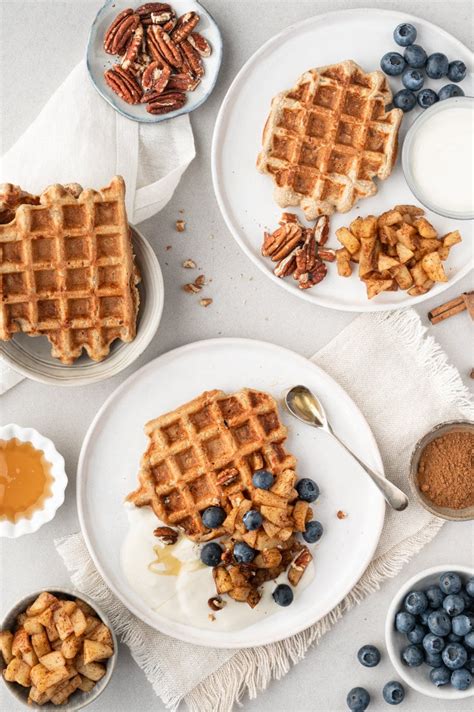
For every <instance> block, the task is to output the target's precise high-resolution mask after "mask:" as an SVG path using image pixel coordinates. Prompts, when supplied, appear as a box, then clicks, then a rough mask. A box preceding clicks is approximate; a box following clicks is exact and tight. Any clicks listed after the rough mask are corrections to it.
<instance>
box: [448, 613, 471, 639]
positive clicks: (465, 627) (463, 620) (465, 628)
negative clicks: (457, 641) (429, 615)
mask: <svg viewBox="0 0 474 712" xmlns="http://www.w3.org/2000/svg"><path fill="white" fill-rule="evenodd" d="M472 622H473V619H472V618H471V617H470V616H466V615H465V614H462V615H460V616H455V617H454V618H453V620H452V621H451V625H452V627H453V633H454V634H455V635H459V636H461V637H464V636H465V635H467V634H468V633H470V632H471V630H472Z"/></svg>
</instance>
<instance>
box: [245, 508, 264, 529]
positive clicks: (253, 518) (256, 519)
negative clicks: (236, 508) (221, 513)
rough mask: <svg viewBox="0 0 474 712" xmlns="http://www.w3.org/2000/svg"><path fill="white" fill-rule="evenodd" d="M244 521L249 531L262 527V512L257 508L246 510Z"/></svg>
mask: <svg viewBox="0 0 474 712" xmlns="http://www.w3.org/2000/svg"><path fill="white" fill-rule="evenodd" d="M242 521H243V523H244V525H245V528H246V529H248V530H249V532H253V531H254V530H255V529H260V527H261V526H262V522H263V517H262V515H261V514H260V512H257V510H256V509H249V511H248V512H246V513H245V514H244V516H243V517H242Z"/></svg>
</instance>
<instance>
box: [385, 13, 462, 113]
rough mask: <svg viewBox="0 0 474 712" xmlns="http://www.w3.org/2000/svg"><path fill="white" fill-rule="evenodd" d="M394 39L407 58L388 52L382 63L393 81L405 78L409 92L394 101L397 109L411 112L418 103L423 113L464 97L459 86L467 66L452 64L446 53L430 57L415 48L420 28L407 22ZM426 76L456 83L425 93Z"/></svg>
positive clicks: (398, 29) (418, 47)
mask: <svg viewBox="0 0 474 712" xmlns="http://www.w3.org/2000/svg"><path fill="white" fill-rule="evenodd" d="M393 38H394V40H395V42H396V43H397V44H398V45H400V47H405V50H404V52H403V56H402V55H401V54H400V53H399V52H387V54H384V56H383V57H382V59H381V60H380V66H381V67H382V71H384V72H385V74H388V75H389V76H390V77H397V76H399V75H400V74H401V75H402V83H403V86H404V87H405V89H402V90H401V91H399V92H397V93H396V94H395V96H394V97H393V105H394V106H395V107H396V108H397V109H402V110H403V111H411V109H413V108H414V106H415V104H416V103H417V102H418V105H419V106H421V108H422V109H427V108H428V107H430V106H432V105H433V104H435V103H436V102H437V101H439V100H443V99H450V98H451V97H453V96H464V92H463V90H462V89H461V87H459V86H457V83H458V82H462V80H463V79H464V77H465V76H466V71H467V70H466V65H465V64H464V62H461V60H459V59H456V60H454V61H453V62H450V61H449V60H448V58H447V57H446V55H445V54H443V53H442V52H434V53H433V54H430V55H429V56H428V55H427V53H426V52H425V50H424V49H423V47H421V46H420V45H417V44H414V42H415V40H416V28H415V27H413V25H410V24H408V23H406V22H404V23H402V24H401V25H398V27H396V28H395V30H394V32H393ZM423 70H424V71H423ZM425 73H426V75H427V76H428V77H429V78H430V79H442V78H443V77H447V78H448V79H449V80H450V81H451V82H456V83H455V84H445V85H444V86H443V87H441V89H440V90H439V92H438V93H436V92H435V91H434V90H433V89H423V84H424V83H425ZM415 92H418V94H415Z"/></svg>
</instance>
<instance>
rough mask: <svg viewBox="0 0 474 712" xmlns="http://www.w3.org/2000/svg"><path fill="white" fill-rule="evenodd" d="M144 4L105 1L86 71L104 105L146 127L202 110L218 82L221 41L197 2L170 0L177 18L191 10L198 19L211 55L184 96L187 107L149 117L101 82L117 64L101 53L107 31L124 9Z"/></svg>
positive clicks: (93, 33) (142, 108) (91, 38)
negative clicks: (106, 104)
mask: <svg viewBox="0 0 474 712" xmlns="http://www.w3.org/2000/svg"><path fill="white" fill-rule="evenodd" d="M141 4H143V3H141V2H140V0H135V2H130V0H106V2H105V3H104V5H103V7H101V9H100V10H99V12H98V13H97V16H96V18H95V20H94V22H93V23H92V27H91V30H90V34H89V42H88V44H87V69H88V72H89V76H90V78H91V80H92V83H93V84H94V86H95V88H96V89H97V91H98V92H99V94H100V95H101V96H102V97H103V98H104V99H105V101H107V102H108V103H109V104H110V105H111V106H112V107H113V108H114V109H115V111H118V112H119V114H122V115H123V116H125V117H126V118H127V119H131V120H132V121H139V122H140V123H146V124H157V123H159V122H160V121H167V120H168V119H173V118H174V117H175V116H180V114H188V113H189V112H190V111H194V109H197V108H198V106H201V104H203V103H204V102H205V101H206V99H207V98H208V97H209V96H210V95H211V93H212V90H213V89H214V86H215V84H216V81H217V75H218V74H219V69H220V66H221V61H222V37H221V33H220V30H219V28H218V26H217V24H216V22H215V21H214V19H213V18H212V16H211V15H210V13H209V12H208V11H207V10H206V8H205V7H203V5H201V3H200V2H197V0H173V1H172V2H171V3H169V4H170V5H171V6H172V8H173V9H174V10H175V11H176V13H177V15H178V16H179V15H182V14H183V13H185V12H189V11H190V10H194V11H195V12H197V13H198V14H199V15H200V22H199V25H198V26H197V28H196V30H197V31H199V32H202V34H203V35H204V36H205V38H206V39H207V40H208V41H209V42H210V44H211V47H212V54H211V56H210V57H207V58H206V59H204V60H203V63H204V69H205V74H204V76H203V77H202V79H201V82H200V84H199V85H198V86H197V87H196V89H195V90H194V91H192V92H188V93H187V94H186V103H185V105H184V106H183V107H182V108H181V109H177V110H176V111H170V113H169V114H161V115H154V114H149V113H148V112H147V110H146V108H145V104H127V103H126V102H125V101H123V99H121V98H120V97H119V96H117V94H115V92H113V91H112V89H111V88H110V87H109V85H108V84H107V82H106V81H105V79H104V72H105V70H106V69H109V68H110V67H112V66H113V65H114V64H117V62H118V57H116V56H115V55H111V54H107V52H106V51H105V50H104V36H105V33H106V32H107V29H108V28H109V26H110V25H111V23H112V21H113V20H114V19H115V18H116V17H117V15H118V14H119V13H120V12H122V10H125V9H126V8H129V7H132V8H137V7H139V5H141Z"/></svg>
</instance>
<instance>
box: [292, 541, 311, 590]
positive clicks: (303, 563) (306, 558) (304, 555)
mask: <svg viewBox="0 0 474 712" xmlns="http://www.w3.org/2000/svg"><path fill="white" fill-rule="evenodd" d="M312 559H313V557H312V555H311V552H310V551H309V549H308V547H307V546H303V548H302V549H301V551H300V553H299V554H298V556H297V557H296V559H294V560H293V561H292V562H291V564H290V568H289V569H288V581H289V582H290V583H291V585H292V586H297V585H298V584H299V582H300V581H301V578H302V576H303V574H304V572H305V571H306V569H307V568H308V566H309V564H310V563H311V561H312Z"/></svg>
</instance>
